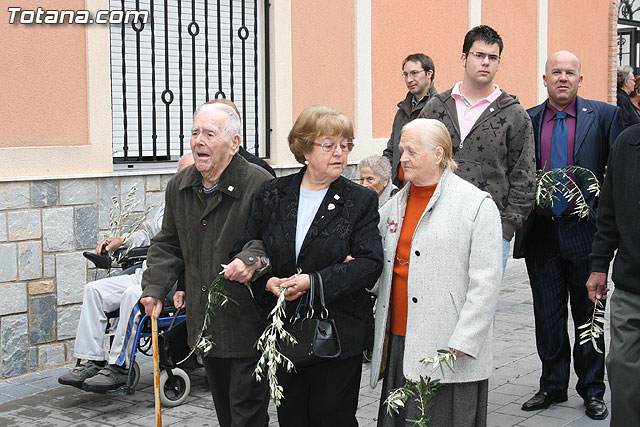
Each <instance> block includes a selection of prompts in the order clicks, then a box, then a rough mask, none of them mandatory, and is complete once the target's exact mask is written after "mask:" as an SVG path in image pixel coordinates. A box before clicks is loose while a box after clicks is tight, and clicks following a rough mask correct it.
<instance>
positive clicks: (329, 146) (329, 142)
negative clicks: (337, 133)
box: [311, 138, 353, 153]
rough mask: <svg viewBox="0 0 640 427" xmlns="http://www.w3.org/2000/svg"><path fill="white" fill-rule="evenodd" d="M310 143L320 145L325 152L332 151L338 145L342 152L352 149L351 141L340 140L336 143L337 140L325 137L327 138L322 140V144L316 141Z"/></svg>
mask: <svg viewBox="0 0 640 427" xmlns="http://www.w3.org/2000/svg"><path fill="white" fill-rule="evenodd" d="M311 144H312V145H315V146H317V147H322V151H324V152H325V153H333V151H334V150H335V149H336V148H337V147H338V146H340V149H341V150H342V151H343V152H346V151H351V150H353V141H344V142H341V143H340V144H338V143H337V142H335V140H333V139H329V138H327V139H325V140H324V142H323V143H322V144H320V143H318V142H312V143H311Z"/></svg>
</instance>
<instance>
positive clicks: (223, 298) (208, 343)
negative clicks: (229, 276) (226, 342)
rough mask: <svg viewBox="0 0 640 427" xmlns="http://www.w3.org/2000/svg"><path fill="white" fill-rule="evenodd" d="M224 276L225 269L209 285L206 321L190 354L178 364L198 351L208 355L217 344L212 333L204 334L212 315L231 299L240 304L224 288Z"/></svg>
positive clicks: (203, 355) (204, 355)
mask: <svg viewBox="0 0 640 427" xmlns="http://www.w3.org/2000/svg"><path fill="white" fill-rule="evenodd" d="M223 277H224V270H223V271H221V272H220V273H218V275H217V276H216V277H215V279H213V281H212V282H211V284H210V285H209V290H208V292H207V308H206V309H205V315H204V322H203V323H202V329H201V330H200V334H199V335H198V338H196V345H195V346H193V348H192V349H191V351H190V352H189V354H188V355H187V356H186V357H185V358H184V359H182V360H181V361H180V362H178V363H177V364H178V365H179V364H181V363H182V362H184V361H185V360H187V359H188V358H189V357H190V356H191V355H192V354H193V353H194V352H196V351H198V352H199V353H200V354H201V355H202V357H206V356H207V354H209V352H211V350H212V349H213V346H214V345H215V343H214V342H213V340H212V339H211V335H208V336H204V332H205V331H206V330H207V328H208V327H209V325H210V324H211V317H212V316H213V313H214V312H215V311H216V310H217V309H219V308H221V307H223V306H224V305H225V304H227V303H228V302H229V301H231V302H232V303H234V304H236V305H238V303H237V302H236V301H234V300H233V299H232V298H231V297H229V295H228V294H227V291H226V290H225V289H224V286H223V285H222V279H223Z"/></svg>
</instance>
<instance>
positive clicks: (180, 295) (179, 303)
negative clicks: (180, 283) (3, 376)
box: [173, 291, 187, 308]
mask: <svg viewBox="0 0 640 427" xmlns="http://www.w3.org/2000/svg"><path fill="white" fill-rule="evenodd" d="M173 306H174V307H175V308H185V307H186V306H187V294H186V293H185V291H176V293H175V294H173Z"/></svg>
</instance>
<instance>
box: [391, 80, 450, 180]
mask: <svg viewBox="0 0 640 427" xmlns="http://www.w3.org/2000/svg"><path fill="white" fill-rule="evenodd" d="M437 93H438V91H437V90H436V88H435V86H434V85H433V82H432V83H431V87H430V88H429V90H428V91H427V94H426V95H425V97H424V98H423V99H422V100H421V101H420V102H419V103H418V105H417V106H416V108H415V109H414V110H413V111H411V99H412V98H413V94H412V93H411V92H407V96H406V97H405V98H404V99H403V100H402V101H400V102H398V111H397V112H396V116H395V117H394V119H393V127H392V128H391V136H390V137H389V141H387V148H385V149H384V151H383V152H382V155H383V156H385V157H386V158H387V159H389V163H391V182H393V183H394V184H395V185H400V184H399V181H398V165H399V164H400V150H399V149H398V144H399V143H400V134H401V133H402V127H403V126H404V125H406V124H407V123H409V122H410V121H412V120H415V119H417V118H418V114H420V111H422V109H423V108H424V106H425V105H426V104H427V102H428V101H429V99H431V97H432V96H433V95H435V94H437Z"/></svg>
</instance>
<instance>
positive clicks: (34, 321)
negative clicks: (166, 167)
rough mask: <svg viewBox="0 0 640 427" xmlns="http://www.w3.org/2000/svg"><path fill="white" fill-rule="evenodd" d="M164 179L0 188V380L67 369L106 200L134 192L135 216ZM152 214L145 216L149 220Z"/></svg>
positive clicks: (156, 201)
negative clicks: (89, 258)
mask: <svg viewBox="0 0 640 427" xmlns="http://www.w3.org/2000/svg"><path fill="white" fill-rule="evenodd" d="M171 176H172V175H170V174H168V175H158V174H155V175H148V176H135V177H109V178H87V179H65V180H39V181H31V182H24V181H23V182H0V260H2V262H1V263H0V378H10V377H14V376H17V375H23V374H25V373H27V372H34V371H37V370H41V369H48V368H52V367H55V366H60V365H62V364H65V363H69V362H72V361H74V358H73V346H74V343H75V340H74V339H75V335H76V330H77V327H78V319H79V318H80V310H81V308H82V295H83V289H84V285H85V284H86V283H87V282H88V281H90V280H95V279H96V278H100V277H104V275H105V272H104V271H102V270H96V269H95V268H91V267H93V265H88V263H87V261H86V260H85V258H84V257H83V256H82V252H83V251H92V250H93V249H94V248H95V247H96V246H97V244H98V242H100V241H101V240H102V239H103V238H104V237H105V235H106V230H107V229H108V226H109V210H110V209H111V208H113V202H112V199H113V198H114V197H115V198H116V200H117V201H118V202H119V203H124V200H125V199H126V196H127V193H128V191H129V189H131V188H132V187H133V186H134V185H135V187H136V191H135V193H134V194H135V197H136V200H137V201H138V206H137V208H136V210H138V211H140V212H142V211H144V209H145V208H147V207H149V206H152V205H155V206H156V207H157V206H159V205H160V204H161V203H162V202H163V201H164V189H165V187H166V184H167V182H168V181H169V179H170V178H171ZM154 213H155V208H154V209H153V210H151V212H150V213H149V215H148V216H149V217H151V216H152V215H153V214H154Z"/></svg>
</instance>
